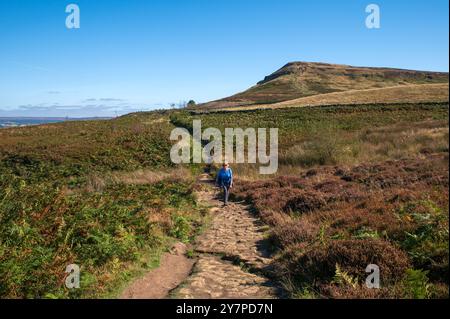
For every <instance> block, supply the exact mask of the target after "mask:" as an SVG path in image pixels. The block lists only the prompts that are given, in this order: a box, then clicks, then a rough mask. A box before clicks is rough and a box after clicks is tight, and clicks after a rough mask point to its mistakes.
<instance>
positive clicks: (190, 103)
mask: <svg viewBox="0 0 450 319" xmlns="http://www.w3.org/2000/svg"><path fill="white" fill-rule="evenodd" d="M196 105H197V103H195V101H194V100H190V101H189V102H188V104H187V107H195V106H196Z"/></svg>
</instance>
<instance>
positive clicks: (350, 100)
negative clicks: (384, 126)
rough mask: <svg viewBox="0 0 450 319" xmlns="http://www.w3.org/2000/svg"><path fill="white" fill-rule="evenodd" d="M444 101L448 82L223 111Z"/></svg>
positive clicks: (400, 86) (326, 95) (341, 94)
mask: <svg viewBox="0 0 450 319" xmlns="http://www.w3.org/2000/svg"><path fill="white" fill-rule="evenodd" d="M429 102H448V83H436V84H411V85H398V86H393V87H386V88H376V89H364V90H349V91H344V92H333V93H324V94H317V95H312V96H307V97H301V98H299V99H293V100H289V101H283V102H278V103H272V104H254V105H249V106H236V107H228V108H226V109H225V110H227V111H236V110H252V109H266V108H270V109H276V108H286V107H304V106H321V105H361V104H390V103H392V104H401V103H429Z"/></svg>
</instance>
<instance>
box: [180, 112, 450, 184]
mask: <svg viewBox="0 0 450 319" xmlns="http://www.w3.org/2000/svg"><path fill="white" fill-rule="evenodd" d="M172 118H173V120H174V121H175V122H177V123H178V125H183V124H186V125H190V123H192V120H193V119H201V120H202V127H203V128H207V127H217V128H219V129H220V130H221V131H222V132H224V129H225V127H240V128H243V129H245V128H249V127H253V128H258V127H265V128H270V127H276V128H278V129H279V133H278V134H279V163H280V168H279V172H280V174H283V173H290V172H292V171H293V170H294V171H295V170H297V169H302V168H308V167H312V166H315V165H333V164H357V163H362V162H377V161H382V160H386V159H393V158H394V159H400V158H402V157H403V156H414V157H420V156H421V154H422V153H423V152H442V151H448V103H424V104H385V105H384V104H378V105H357V106H353V105H347V106H321V107H304V108H285V109H267V110H249V111H236V112H225V111H224V112H214V113H205V114H198V113H194V112H184V113H179V114H174V115H172ZM235 167H236V169H237V171H238V172H239V173H240V174H245V175H248V176H252V175H253V174H256V170H255V168H254V166H252V165H237V166H235ZM259 178H260V176H259Z"/></svg>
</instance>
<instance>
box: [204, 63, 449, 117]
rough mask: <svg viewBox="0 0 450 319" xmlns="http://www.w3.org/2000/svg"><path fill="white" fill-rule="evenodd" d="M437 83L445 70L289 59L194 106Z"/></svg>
mask: <svg viewBox="0 0 450 319" xmlns="http://www.w3.org/2000/svg"><path fill="white" fill-rule="evenodd" d="M436 83H448V73H446V72H428V71H415V70H404V69H393V68H375V67H355V66H349V65H340V64H327V63H312V62H291V63H288V64H286V65H285V66H283V67H282V68H281V69H279V70H278V71H276V72H274V73H272V74H271V75H269V76H266V77H265V78H264V80H262V81H260V82H258V83H257V84H256V85H255V86H253V87H251V88H249V89H248V90H246V91H244V92H241V93H238V94H235V95H233V96H230V97H226V98H223V99H220V100H216V101H212V102H208V103H204V104H200V105H198V106H197V108H199V109H222V108H229V107H239V106H249V105H258V104H272V103H279V102H284V101H289V100H294V99H299V98H304V97H308V96H315V95H319V94H326V93H333V92H345V91H350V90H366V89H376V88H387V87H395V86H404V85H405V86H408V85H421V84H436Z"/></svg>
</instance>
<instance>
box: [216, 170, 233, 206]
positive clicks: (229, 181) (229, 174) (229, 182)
mask: <svg viewBox="0 0 450 319" xmlns="http://www.w3.org/2000/svg"><path fill="white" fill-rule="evenodd" d="M216 185H217V186H219V187H220V188H222V190H223V205H224V206H226V205H228V196H229V195H230V189H231V188H233V171H232V170H231V168H230V165H229V164H228V163H227V162H225V163H223V166H222V168H221V169H220V170H219V172H218V173H217V179H216Z"/></svg>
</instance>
